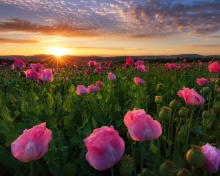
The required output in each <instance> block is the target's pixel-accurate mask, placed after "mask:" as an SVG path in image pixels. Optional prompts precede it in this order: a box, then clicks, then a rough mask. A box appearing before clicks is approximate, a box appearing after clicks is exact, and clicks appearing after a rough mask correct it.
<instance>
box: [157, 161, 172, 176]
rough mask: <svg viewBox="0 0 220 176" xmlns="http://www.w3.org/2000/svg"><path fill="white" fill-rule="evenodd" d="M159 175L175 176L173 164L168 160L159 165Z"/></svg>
mask: <svg viewBox="0 0 220 176" xmlns="http://www.w3.org/2000/svg"><path fill="white" fill-rule="evenodd" d="M159 174H160V176H175V174H176V166H175V164H174V163H173V162H172V161H170V160H167V161H165V162H164V163H162V164H161V165H160V168H159Z"/></svg>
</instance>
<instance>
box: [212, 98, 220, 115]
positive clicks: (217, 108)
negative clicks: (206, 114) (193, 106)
mask: <svg viewBox="0 0 220 176" xmlns="http://www.w3.org/2000/svg"><path fill="white" fill-rule="evenodd" d="M213 108H214V111H215V112H216V113H218V112H220V101H217V102H215V104H214V105H213Z"/></svg>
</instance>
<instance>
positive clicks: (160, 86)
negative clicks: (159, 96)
mask: <svg viewBox="0 0 220 176" xmlns="http://www.w3.org/2000/svg"><path fill="white" fill-rule="evenodd" d="M163 90H164V84H157V88H156V91H157V92H160V93H161V92H163Z"/></svg>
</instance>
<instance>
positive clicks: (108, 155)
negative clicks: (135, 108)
mask: <svg viewBox="0 0 220 176" xmlns="http://www.w3.org/2000/svg"><path fill="white" fill-rule="evenodd" d="M83 141H84V143H85V146H86V148H87V150H88V151H87V153H86V159H87V161H88V162H89V164H90V165H91V166H92V167H94V168H95V169H96V170H99V171H103V170H106V169H109V168H111V167H112V166H113V165H115V164H116V163H117V162H119V161H120V160H121V158H122V156H123V154H124V150H125V143H124V140H123V139H122V138H121V137H120V136H119V135H118V132H117V131H116V130H114V127H113V126H110V127H107V126H103V127H101V128H97V129H95V130H93V132H92V134H90V135H89V136H88V137H87V138H85V139H84V140H83Z"/></svg>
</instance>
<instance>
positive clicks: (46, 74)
mask: <svg viewBox="0 0 220 176" xmlns="http://www.w3.org/2000/svg"><path fill="white" fill-rule="evenodd" d="M39 79H40V80H41V81H44V82H52V81H53V79H54V77H53V74H52V69H45V70H40V74H39Z"/></svg>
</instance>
